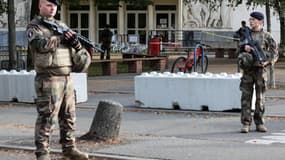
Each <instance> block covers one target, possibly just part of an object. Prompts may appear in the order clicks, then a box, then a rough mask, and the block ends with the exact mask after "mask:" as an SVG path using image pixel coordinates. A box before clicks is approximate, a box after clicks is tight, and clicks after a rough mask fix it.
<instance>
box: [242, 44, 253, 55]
mask: <svg viewBox="0 0 285 160" xmlns="http://www.w3.org/2000/svg"><path fill="white" fill-rule="evenodd" d="M244 50H245V51H246V52H248V53H249V52H251V51H252V50H253V48H252V47H251V46H250V45H245V46H244Z"/></svg>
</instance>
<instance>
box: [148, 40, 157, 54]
mask: <svg viewBox="0 0 285 160" xmlns="http://www.w3.org/2000/svg"><path fill="white" fill-rule="evenodd" d="M148 54H149V55H154V56H159V55H160V38H151V39H150V41H149V52H148Z"/></svg>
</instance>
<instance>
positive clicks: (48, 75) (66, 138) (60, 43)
mask: <svg viewBox="0 0 285 160" xmlns="http://www.w3.org/2000/svg"><path fill="white" fill-rule="evenodd" d="M59 4H60V2H59V0H39V16H37V17H35V18H34V19H33V20H32V21H31V22H30V24H29V25H28V26H27V30H26V33H27V37H28V42H29V47H30V48H31V51H32V53H33V55H34V63H35V64H34V66H35V70H36V72H37V74H36V77H35V89H36V93H37V99H36V105H37V112H38V117H37V120H36V124H35V145H36V151H35V154H36V157H37V160H50V155H49V152H50V144H49V142H50V138H51V134H52V131H53V129H54V127H55V123H56V121H57V120H58V123H59V127H60V143H61V145H62V151H63V157H64V158H65V159H76V160H88V154H86V153H83V152H80V151H79V150H77V149H76V146H75V136H74V131H75V96H74V86H73V82H72V80H71V77H70V72H71V71H72V67H74V63H75V62H74V58H73V57H76V56H78V55H79V56H80V55H89V54H88V52H87V51H86V50H85V49H84V48H82V46H81V44H80V42H79V41H78V37H77V36H76V34H75V32H73V31H68V32H66V33H65V34H64V36H59V35H55V33H54V32H53V31H52V30H50V29H49V28H47V27H46V26H44V25H43V24H42V23H41V22H42V20H43V19H45V20H49V21H53V22H55V23H57V24H58V25H61V26H63V27H64V26H65V27H66V25H65V24H63V23H62V22H60V21H57V20H55V19H54V16H55V14H56V11H57V6H58V5H59ZM77 58H78V57H77ZM89 58H90V57H89Z"/></svg>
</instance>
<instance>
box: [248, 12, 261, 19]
mask: <svg viewBox="0 0 285 160" xmlns="http://www.w3.org/2000/svg"><path fill="white" fill-rule="evenodd" d="M250 16H251V17H253V18H255V19H258V20H263V19H264V15H263V14H262V13H261V12H252V13H251V14H250Z"/></svg>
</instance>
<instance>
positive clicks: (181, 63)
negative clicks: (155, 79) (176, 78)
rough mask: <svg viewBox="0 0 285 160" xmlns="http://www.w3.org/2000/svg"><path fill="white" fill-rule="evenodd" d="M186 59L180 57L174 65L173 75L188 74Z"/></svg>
mask: <svg viewBox="0 0 285 160" xmlns="http://www.w3.org/2000/svg"><path fill="white" fill-rule="evenodd" d="M186 70H187V68H186V58H185V57H178V58H177V59H176V60H175V61H174V62H173V64H172V68H171V73H177V72H184V73H185V72H186Z"/></svg>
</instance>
